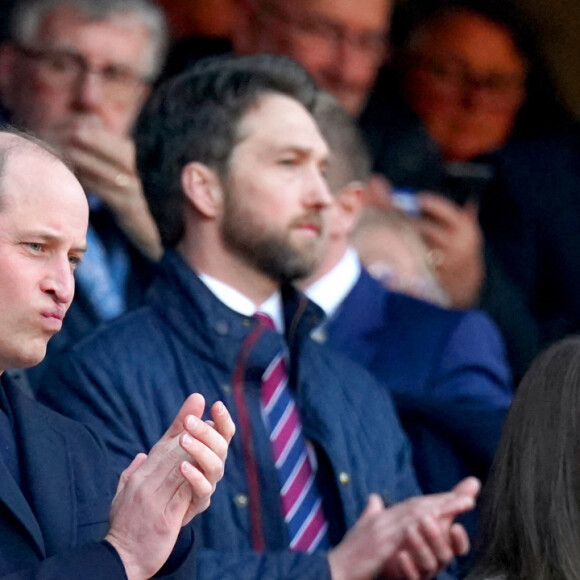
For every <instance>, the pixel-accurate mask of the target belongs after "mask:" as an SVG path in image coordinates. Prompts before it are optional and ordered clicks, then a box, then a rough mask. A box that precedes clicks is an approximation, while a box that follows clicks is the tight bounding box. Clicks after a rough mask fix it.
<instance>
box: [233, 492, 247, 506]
mask: <svg viewBox="0 0 580 580" xmlns="http://www.w3.org/2000/svg"><path fill="white" fill-rule="evenodd" d="M234 502H235V504H236V505H237V506H238V507H246V506H247V505H248V496H247V495H245V494H243V493H238V494H236V496H235V497H234Z"/></svg>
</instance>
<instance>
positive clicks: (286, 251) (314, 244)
mask: <svg viewBox="0 0 580 580" xmlns="http://www.w3.org/2000/svg"><path fill="white" fill-rule="evenodd" d="M238 134H239V138H240V141H239V143H238V144H237V145H236V146H235V148H234V150H233V151H232V155H231V159H230V165H229V174H228V177H227V179H226V180H225V184H224V195H225V203H224V213H223V217H222V222H221V236H222V239H223V241H224V244H225V245H226V247H227V248H228V249H229V250H230V251H231V253H232V254H234V255H236V256H237V257H238V258H239V259H241V260H242V261H243V262H244V263H245V264H247V265H250V266H251V267H252V268H254V269H255V270H257V271H259V272H261V273H262V274H265V275H266V276H268V277H269V278H270V279H272V280H275V281H276V282H286V281H290V280H293V279H295V278H297V277H303V276H305V275H307V274H309V273H310V271H311V270H312V268H313V267H314V264H315V263H316V261H317V260H318V257H319V254H320V251H321V243H322V242H321V240H322V211H323V210H324V209H325V208H326V207H327V206H328V205H329V204H330V202H331V195H330V192H329V191H328V187H327V184H326V181H325V179H324V170H325V167H326V161H327V156H328V149H327V146H326V142H325V141H324V139H323V138H322V136H321V135H320V133H319V131H318V127H317V126H316V123H315V121H314V119H313V118H312V117H311V115H310V114H309V113H308V112H307V111H306V109H304V107H303V106H302V105H301V104H300V103H298V102H297V101H295V100H293V99H290V98H288V97H285V96H281V95H268V96H264V97H262V98H261V99H260V100H259V101H258V102H257V104H256V105H255V106H254V107H252V108H251V109H250V110H249V111H248V112H247V113H246V114H245V115H244V117H243V118H242V119H241V121H240V124H239V127H238Z"/></svg>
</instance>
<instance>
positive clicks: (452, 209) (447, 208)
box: [417, 193, 462, 222]
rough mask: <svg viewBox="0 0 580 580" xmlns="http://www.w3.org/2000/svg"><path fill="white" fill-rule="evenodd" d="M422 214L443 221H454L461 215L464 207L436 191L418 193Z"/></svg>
mask: <svg viewBox="0 0 580 580" xmlns="http://www.w3.org/2000/svg"><path fill="white" fill-rule="evenodd" d="M417 199H418V201H419V206H420V207H421V214H422V215H425V216H429V217H431V218H432V219H436V220H437V221H442V222H453V221H455V220H457V217H458V216H459V215H461V213H462V208H461V207H459V206H458V205H457V204H456V203H455V202H453V201H451V200H450V199H447V198H446V197H444V196H442V195H438V194H436V193H419V194H417Z"/></svg>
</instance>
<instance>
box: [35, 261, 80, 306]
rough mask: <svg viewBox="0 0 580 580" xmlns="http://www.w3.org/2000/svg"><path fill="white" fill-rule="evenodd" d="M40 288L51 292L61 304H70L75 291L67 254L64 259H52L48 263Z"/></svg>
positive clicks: (48, 292)
mask: <svg viewBox="0 0 580 580" xmlns="http://www.w3.org/2000/svg"><path fill="white" fill-rule="evenodd" d="M41 289H42V291H43V292H46V293H47V294H51V295H52V296H53V297H54V299H55V300H56V301H57V302H59V303H61V304H70V303H71V302H72V299H73V297H74V292H75V279H74V274H73V270H72V268H71V265H70V262H69V259H68V256H67V257H66V260H64V259H54V260H51V261H50V263H49V264H48V268H47V272H46V274H45V276H44V278H43V280H42V283H41Z"/></svg>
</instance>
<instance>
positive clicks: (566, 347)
mask: <svg viewBox="0 0 580 580" xmlns="http://www.w3.org/2000/svg"><path fill="white" fill-rule="evenodd" d="M579 452H580V337H579V336H575V337H570V338H566V339H564V340H562V341H560V342H558V343H556V344H554V345H553V346H551V347H550V348H548V349H547V350H546V351H544V352H543V353H541V354H540V355H539V356H538V357H537V358H536V360H535V361H534V362H533V363H532V365H531V367H530V369H529V370H528V372H527V373H526V375H525V376H524V378H523V380H522V382H521V384H520V387H519V389H518V391H517V394H516V396H515V399H514V402H513V404H512V408H511V410H510V412H509V414H508V417H507V420H506V423H505V427H504V431H503V434H502V437H501V441H500V445H499V448H498V451H497V455H496V459H495V462H494V466H493V469H492V474H491V476H490V479H489V480H488V484H487V486H486V489H485V490H484V496H483V505H482V517H481V520H480V522H481V527H480V537H479V542H478V544H477V545H478V548H477V551H478V559H477V562H478V564H477V565H476V567H475V570H474V572H473V573H472V574H471V576H470V577H469V578H470V580H475V579H476V578H492V577H494V576H502V577H503V578H505V580H512V579H513V580H515V579H517V580H572V579H577V578H578V577H579V576H580V549H579V546H580V477H579V469H580V453H579Z"/></svg>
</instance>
